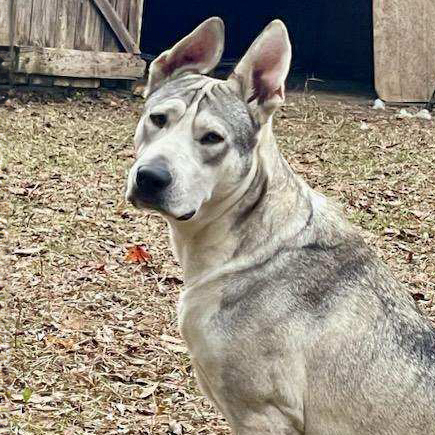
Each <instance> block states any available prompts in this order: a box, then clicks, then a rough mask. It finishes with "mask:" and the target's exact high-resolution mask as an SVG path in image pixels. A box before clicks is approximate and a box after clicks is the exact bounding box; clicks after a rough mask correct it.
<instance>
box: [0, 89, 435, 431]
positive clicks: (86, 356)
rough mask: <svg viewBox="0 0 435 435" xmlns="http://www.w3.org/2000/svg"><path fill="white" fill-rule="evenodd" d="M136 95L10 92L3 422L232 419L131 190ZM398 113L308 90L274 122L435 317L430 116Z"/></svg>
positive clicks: (199, 425)
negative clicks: (190, 341) (182, 317)
mask: <svg viewBox="0 0 435 435" xmlns="http://www.w3.org/2000/svg"><path fill="white" fill-rule="evenodd" d="M141 106H142V101H141V100H140V99H133V98H131V97H128V96H122V95H119V94H110V93H101V94H96V95H90V94H76V95H74V96H71V97H69V98H65V97H61V96H58V97H54V96H51V97H47V96H45V97H41V96H38V95H31V94H23V95H21V96H17V97H14V98H11V99H10V100H8V103H7V104H5V105H3V106H0V152H1V156H0V157H1V161H0V249H1V255H0V268H1V269H0V295H1V297H0V310H1V317H0V364H1V372H0V434H9V433H16V434H46V433H53V434H64V435H78V434H101V435H102V434H105V435H109V434H171V433H172V434H177V435H179V434H203V435H206V434H209V435H212V434H213V435H223V434H226V435H228V434H229V430H228V428H227V426H226V424H225V422H224V421H223V420H222V419H221V418H220V416H219V414H218V413H217V412H216V411H215V410H214V409H213V408H212V406H211V405H210V404H209V403H208V402H207V400H206V399H204V398H203V397H202V395H201V394H200V393H199V391H198V389H197V387H196V383H195V381H194V378H193V374H192V369H191V365H190V363H189V356H188V353H187V351H186V348H185V346H184V343H183V342H182V340H181V339H180V337H179V335H178V332H177V321H176V314H175V307H176V301H177V298H178V293H179V292H180V290H181V288H182V276H181V273H180V269H179V266H178V264H177V263H176V262H175V260H174V259H173V257H172V255H171V252H170V249H169V246H168V237H167V231H166V227H165V224H164V223H163V222H162V220H161V219H160V218H159V217H157V216H154V215H147V214H144V213H141V212H138V211H135V210H133V209H132V208H131V207H129V206H128V205H127V204H125V203H124V200H123V190H124V183H125V178H126V171H127V168H128V167H129V165H130V164H131V162H132V157H133V154H132V137H133V132H134V128H135V125H136V122H137V120H138V118H139V116H140V113H141ZM409 110H410V111H413V110H414V111H415V110H417V109H412V108H411V109H409ZM396 113H397V109H395V108H387V110H386V111H374V110H372V109H370V106H369V104H368V103H367V102H365V103H352V104H346V103H340V102H338V101H324V100H321V101H319V100H317V99H316V98H315V97H308V96H303V95H302V96H300V95H298V96H290V97H289V99H288V103H287V104H286V105H285V106H284V107H283V109H282V110H281V111H279V112H278V114H277V116H276V118H275V126H276V132H277V136H278V140H279V143H280V145H281V148H282V150H283V152H284V154H285V156H286V158H287V159H288V160H289V161H290V163H291V164H292V166H293V167H294V168H295V170H296V171H297V172H298V173H299V174H301V175H302V176H303V177H305V178H306V179H307V180H308V181H309V183H310V184H311V185H312V186H314V187H316V188H317V189H319V190H321V191H323V192H324V193H326V194H327V195H330V196H333V197H335V198H337V200H338V201H339V202H341V203H342V204H343V206H344V208H345V209H346V212H347V213H348V215H349V217H350V219H351V220H352V221H354V222H355V223H356V224H358V225H359V226H360V227H361V228H363V230H362V231H363V232H364V235H365V237H366V239H367V240H368V241H369V243H371V244H372V245H373V246H375V247H376V249H377V251H378V253H379V255H381V256H382V257H383V258H384V259H385V261H386V262H387V263H388V264H389V265H390V266H391V267H392V268H393V269H394V270H395V272H396V273H397V275H398V276H399V277H400V279H401V280H403V281H404V282H406V283H407V284H408V285H409V289H410V291H411V292H412V293H413V294H414V296H415V299H416V300H417V301H418V303H419V304H420V306H421V307H422V309H423V310H424V311H425V312H426V313H427V314H428V315H429V316H431V318H432V319H435V255H434V249H435V243H434V237H435V214H434V210H435V193H434V188H433V186H434V183H435V169H434V168H435V126H434V123H433V121H424V120H420V119H414V118H412V119H397V117H396ZM135 246H140V247H141V249H140V250H139V251H138V250H137V249H136V251H135V250H134V249H133V250H132V249H131V248H134V247H135ZM150 257H151V258H150ZM136 260H137V261H138V262H135V261H136Z"/></svg>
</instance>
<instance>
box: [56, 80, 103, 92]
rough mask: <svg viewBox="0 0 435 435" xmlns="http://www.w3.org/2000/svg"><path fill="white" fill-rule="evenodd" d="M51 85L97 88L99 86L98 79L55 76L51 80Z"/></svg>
mask: <svg viewBox="0 0 435 435" xmlns="http://www.w3.org/2000/svg"><path fill="white" fill-rule="evenodd" d="M53 85H54V86H61V87H71V88H88V89H89V88H98V87H100V79H76V78H72V77H70V78H64V77H62V78H59V77H56V78H55V79H54V81H53Z"/></svg>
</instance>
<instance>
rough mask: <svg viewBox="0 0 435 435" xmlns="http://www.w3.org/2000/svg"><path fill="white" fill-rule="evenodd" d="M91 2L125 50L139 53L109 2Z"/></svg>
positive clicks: (99, 0) (103, 0)
mask: <svg viewBox="0 0 435 435" xmlns="http://www.w3.org/2000/svg"><path fill="white" fill-rule="evenodd" d="M93 2H94V3H95V5H96V6H97V7H98V9H99V10H100V12H101V13H102V15H103V16H104V18H105V19H106V22H107V23H108V24H109V26H110V28H111V29H112V30H113V32H114V33H115V35H116V37H117V38H118V40H119V42H120V43H121V44H122V46H123V47H124V49H125V51H127V52H128V53H140V50H139V47H138V46H137V45H136V43H135V41H134V40H133V38H132V37H131V35H130V33H128V30H127V28H126V26H125V25H124V23H123V22H122V19H121V18H120V17H119V16H118V14H117V13H116V11H115V9H114V8H113V6H112V5H111V4H110V2H109V1H108V0H93ZM123 4H126V0H125V1H124V2H123ZM123 9H124V8H123Z"/></svg>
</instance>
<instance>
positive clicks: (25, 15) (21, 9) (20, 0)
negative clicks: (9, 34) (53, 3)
mask: <svg viewBox="0 0 435 435" xmlns="http://www.w3.org/2000/svg"><path fill="white" fill-rule="evenodd" d="M32 8H33V0H15V45H17V46H20V45H29V44H30V27H31V22H30V19H31V17H32Z"/></svg>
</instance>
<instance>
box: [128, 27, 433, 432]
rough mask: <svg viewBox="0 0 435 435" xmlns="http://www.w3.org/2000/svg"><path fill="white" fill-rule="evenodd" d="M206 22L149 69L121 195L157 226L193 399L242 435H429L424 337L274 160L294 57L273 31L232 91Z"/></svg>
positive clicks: (376, 271)
mask: <svg viewBox="0 0 435 435" xmlns="http://www.w3.org/2000/svg"><path fill="white" fill-rule="evenodd" d="M223 46H224V25H223V22H222V20H220V19H219V18H210V19H208V20H206V21H205V22H203V23H202V24H201V25H199V27H197V28H196V29H195V30H194V31H193V32H192V33H191V34H189V35H188V36H186V37H185V38H184V39H182V40H181V41H179V42H178V43H177V44H176V45H175V46H174V47H173V48H171V49H170V50H168V51H165V52H163V53H162V54H161V55H160V56H158V57H157V58H156V59H155V60H154V61H153V62H152V64H151V65H150V70H149V77H148V82H147V87H146V95H145V98H146V100H145V107H144V112H143V115H142V117H141V119H140V121H139V123H138V126H137V130H136V134H135V147H136V152H137V159H136V161H135V163H134V164H133V166H132V167H131V170H130V172H129V176H128V181H127V190H126V197H127V199H128V200H129V201H130V202H131V203H132V204H133V205H134V206H135V207H137V208H139V209H143V208H145V209H153V210H157V211H158V212H159V213H160V214H161V215H162V216H163V217H164V218H165V219H166V220H167V222H168V224H169V228H170V236H171V242H172V245H173V248H174V253H175V255H176V256H177V258H178V259H179V261H180V264H181V265H182V267H183V271H184V278H185V289H184V291H183V292H182V294H181V298H180V302H179V307H178V316H179V327H180V331H181V334H182V337H183V338H184V340H185V341H186V343H187V345H188V348H189V351H190V353H191V356H192V363H193V367H194V370H195V373H196V377H197V379H198V381H199V384H200V387H201V389H202V391H203V392H204V393H205V394H206V395H207V396H208V397H209V399H210V400H211V401H212V402H213V403H214V404H215V406H216V407H217V408H218V409H219V410H220V411H221V412H222V413H223V415H224V416H225V418H226V419H227V421H228V423H229V425H230V426H231V428H232V430H233V432H234V433H235V434H237V435H266V434H273V435H294V434H306V435H411V434H413V435H417V434H418V435H430V434H435V330H434V328H433V327H432V326H431V324H430V323H429V320H427V319H425V318H423V316H422V315H421V314H420V312H419V311H418V310H417V308H416V307H415V303H414V301H413V300H412V298H411V297H410V295H409V294H408V293H407V291H406V289H405V288H404V287H403V286H402V285H401V284H399V283H398V282H397V281H396V280H395V279H394V278H393V276H392V274H391V273H390V271H389V270H388V269H387V268H386V266H384V265H383V264H382V262H381V261H380V260H378V259H377V258H376V256H375V255H374V254H373V252H372V250H371V249H370V248H369V247H368V246H367V245H366V244H365V242H364V241H363V239H362V237H361V235H360V231H359V230H358V229H356V228H354V227H353V226H352V225H351V224H350V223H348V221H347V220H346V218H345V217H344V216H343V214H342V212H341V211H340V209H339V208H338V207H337V206H336V205H334V203H333V202H332V201H330V200H329V199H327V198H326V197H324V196H323V195H322V194H320V193H318V192H316V191H314V190H313V189H311V188H310V187H309V186H308V184H307V183H306V182H305V181H303V180H302V179H301V178H299V177H298V176H297V175H296V174H295V173H294V171H293V170H292V169H291V167H290V166H289V165H288V163H287V162H286V161H285V160H284V158H283V157H282V156H281V154H280V152H279V150H278V147H277V144H276V141H275V139H274V135H273V131H272V115H273V113H274V111H275V110H276V109H277V108H278V107H279V105H280V104H281V103H282V102H283V101H284V98H285V79H286V77H287V74H288V71H289V66H290V61H291V45H290V41H289V37H288V33H287V30H286V28H285V26H284V24H283V23H282V22H281V21H279V20H275V21H272V22H271V23H270V24H269V25H268V26H267V27H266V28H265V29H264V31H263V32H262V33H261V34H260V35H259V36H258V37H257V39H256V40H255V41H254V42H253V44H252V45H251V47H250V48H249V49H248V51H247V52H246V54H245V55H244V56H243V58H242V59H241V60H240V62H239V63H238V65H237V66H236V68H235V70H234V72H233V73H232V74H231V75H230V76H229V77H228V79H227V80H219V79H216V78H212V77H210V76H207V74H208V73H209V72H210V71H211V70H213V68H214V67H215V66H216V65H217V64H218V62H219V60H220V58H221V55H222V51H223Z"/></svg>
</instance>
